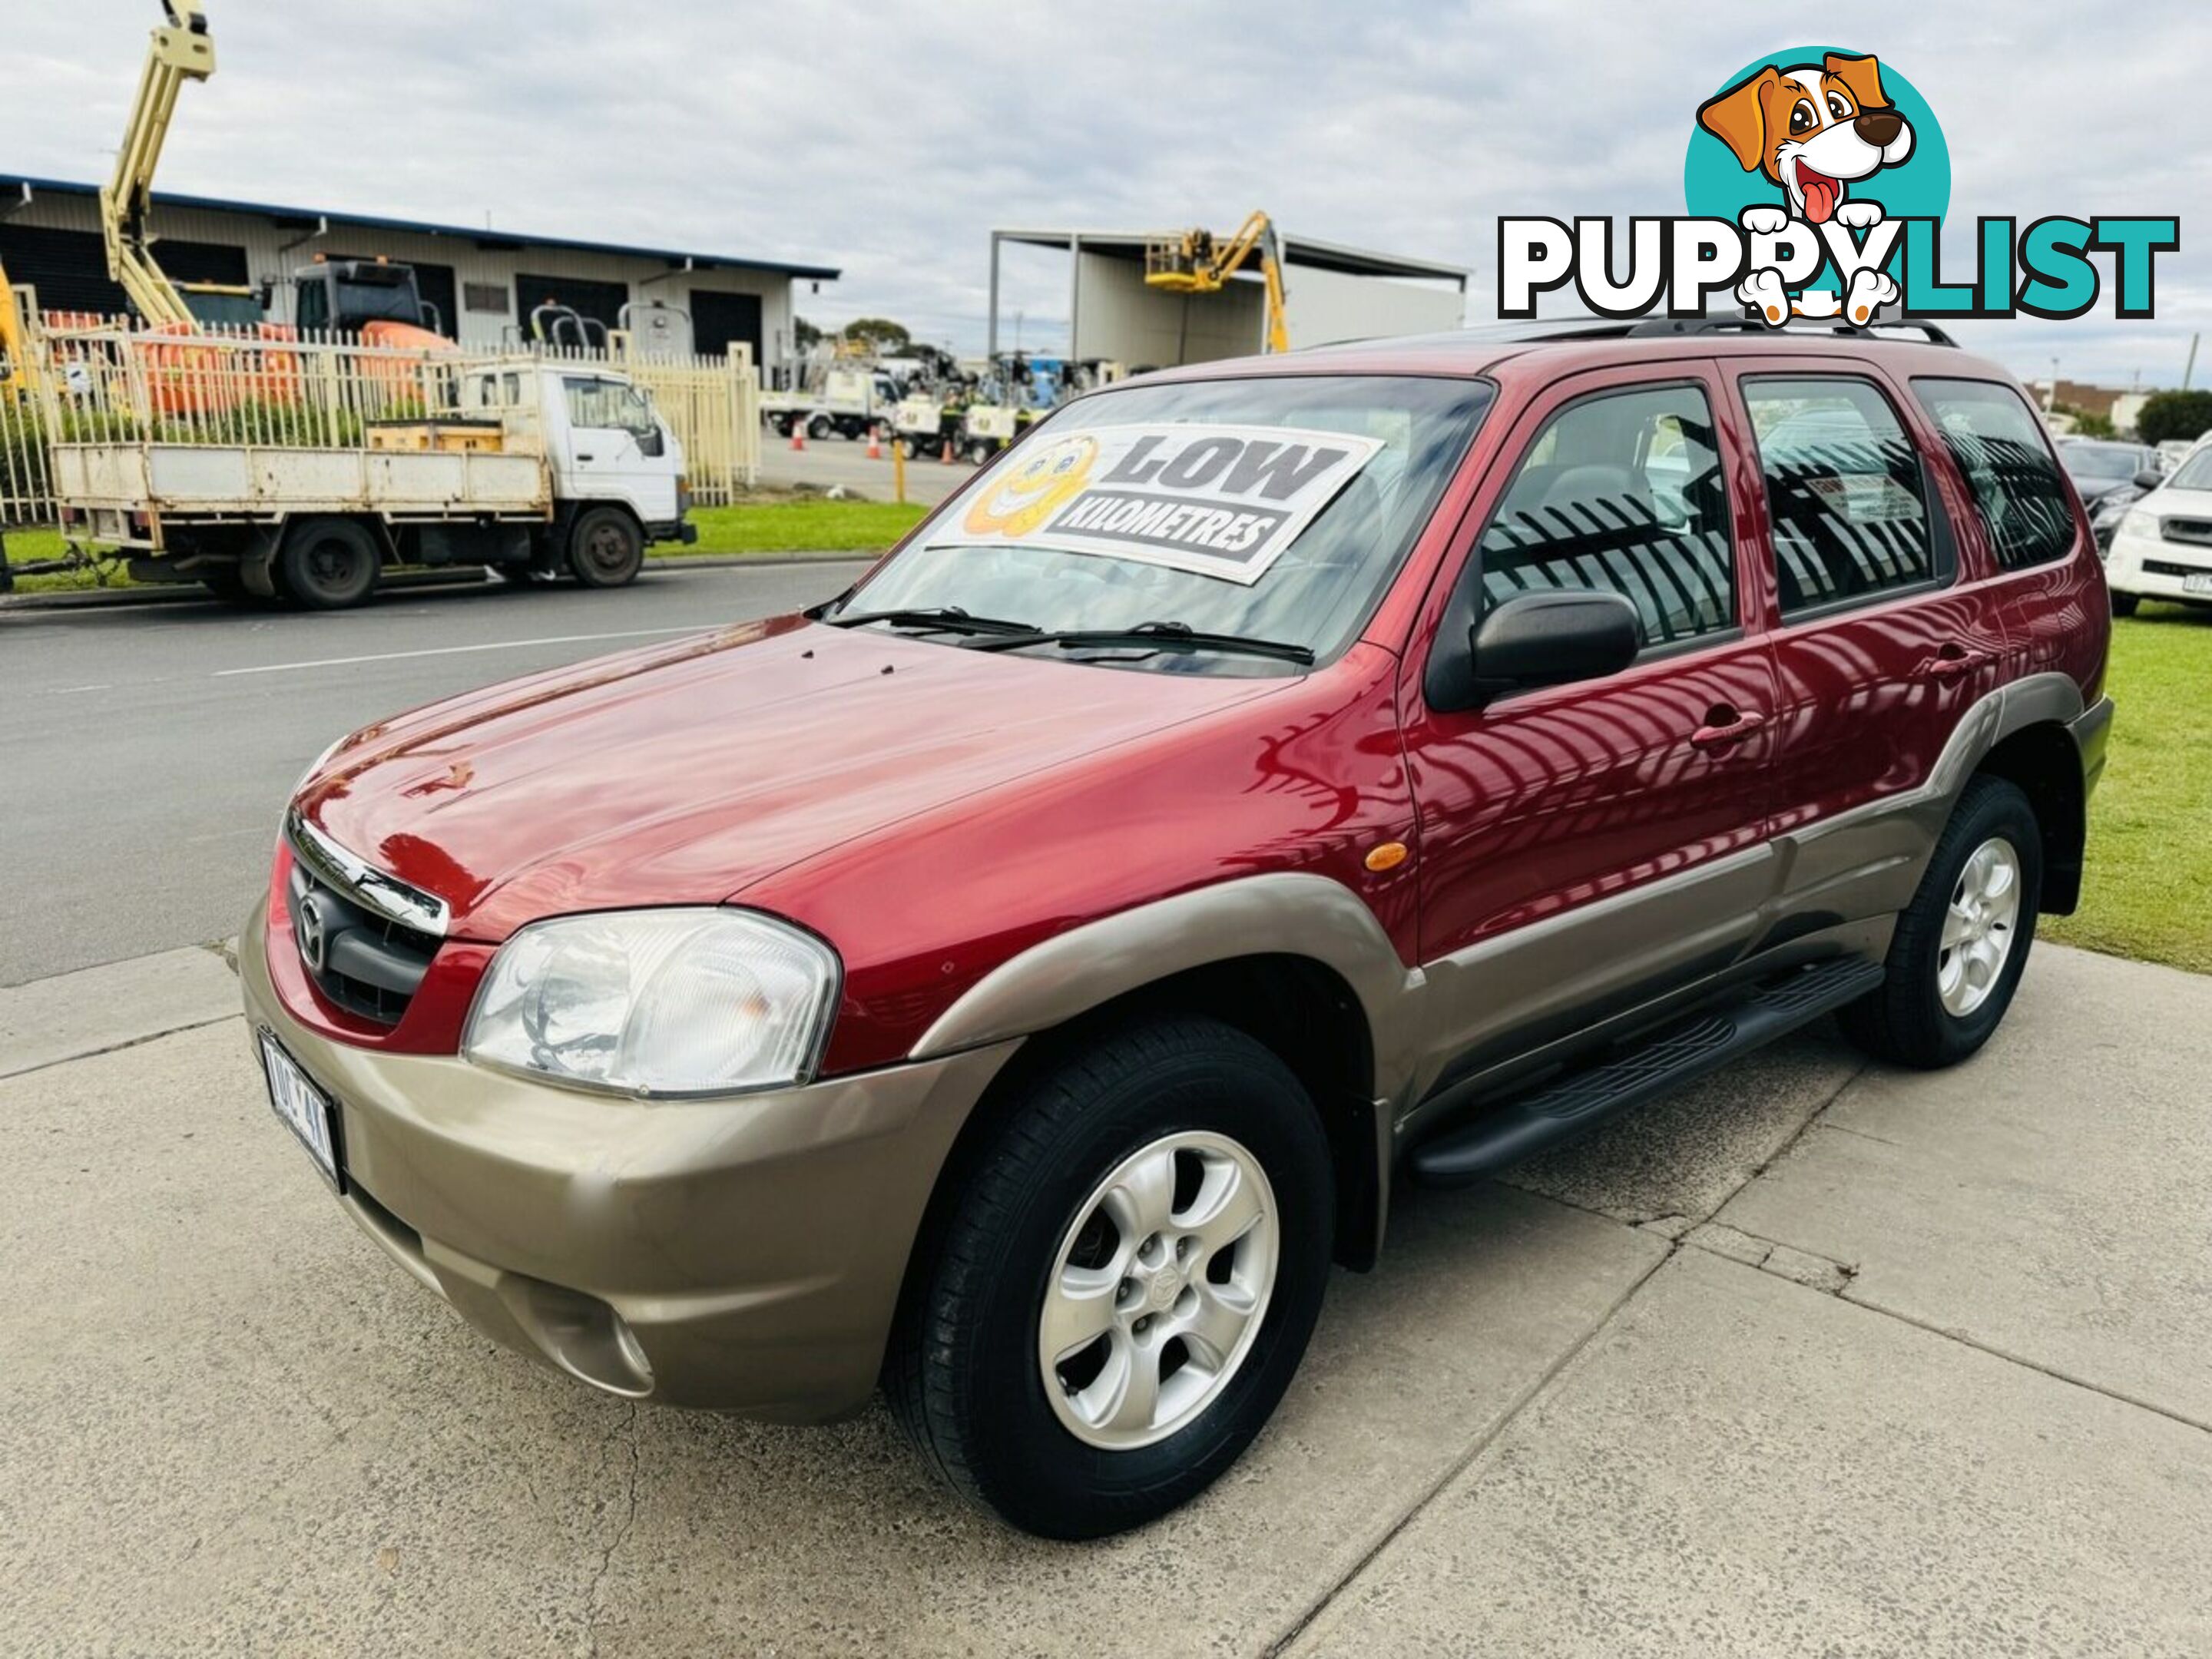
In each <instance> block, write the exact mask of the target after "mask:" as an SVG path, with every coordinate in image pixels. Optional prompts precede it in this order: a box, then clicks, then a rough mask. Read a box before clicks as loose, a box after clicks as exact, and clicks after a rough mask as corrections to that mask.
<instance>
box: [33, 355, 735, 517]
mask: <svg viewBox="0 0 2212 1659" xmlns="http://www.w3.org/2000/svg"><path fill="white" fill-rule="evenodd" d="M24 359H25V361H24V362H23V363H22V364H21V368H20V371H19V372H18V374H16V375H15V379H14V380H13V382H12V383H11V384H9V385H0V525H18V526H20V525H34V524H45V523H51V522H52V520H53V519H54V517H55V507H56V502H55V501H54V499H53V483H52V479H53V473H54V466H53V451H54V449H55V447H57V446H67V445H72V444H83V443H113V442H125V443H137V442H151V443H161V444H178V445H186V446H206V445H223V446H244V447H254V448H262V447H266V448H290V449H301V448H305V449H341V450H355V449H363V448H370V447H379V446H380V437H379V434H380V430H381V429H383V428H386V426H404V425H414V426H418V427H419V426H420V425H421V424H422V423H423V422H435V421H439V420H452V421H457V422H458V421H467V422H471V423H476V424H477V425H479V426H480V427H481V426H485V425H489V424H490V423H492V422H497V423H498V425H499V426H500V428H501V437H500V447H501V448H502V449H503V450H506V451H507V452H508V453H543V447H544V441H543V435H542V433H541V431H540V430H539V428H538V418H537V411H536V408H535V405H534V404H532V402H531V401H530V399H529V398H528V397H526V395H525V394H524V392H523V391H522V385H523V383H522V381H521V380H520V374H519V371H520V369H522V368H529V367H534V366H536V365H537V364H539V363H557V364H561V365H563V366H567V365H574V366H575V367H577V368H598V369H602V370H612V371H614V372H617V373H620V374H625V375H627V376H628V377H629V379H631V380H633V381H635V383H636V384H637V385H639V386H641V387H643V388H644V389H645V391H646V392H647V393H648V394H649V395H650V396H651V397H652V398H653V403H654V404H655V406H656V407H657V408H658V409H659V411H660V414H661V416H662V418H663V419H665V421H666V422H667V423H668V426H669V428H670V430H671V432H673V433H674V435H675V436H676V439H677V441H678V443H680V444H681V445H682V446H683V448H684V458H685V466H686V471H687V474H688V477H689V482H690V486H691V494H692V499H693V500H694V501H697V502H699V503H701V504H702V505H708V506H716V505H726V504H727V503H729V502H731V501H734V500H735V499H736V498H737V496H738V493H739V491H741V490H743V489H748V488H750V486H751V485H752V484H753V483H754V482H755V481H756V479H757V477H758V469H759V465H760V422H759V395H760V392H759V381H758V379H757V375H756V374H755V371H754V368H753V364H752V359H751V353H750V349H748V348H746V347H744V346H736V347H732V349H731V351H730V354H729V355H728V356H726V357H724V358H714V357H705V356H682V357H671V356H659V355H653V356H647V355H640V354H638V353H637V352H636V351H635V349H634V347H633V345H632V343H630V342H629V341H628V340H627V339H625V338H624V337H621V336H617V337H615V338H614V339H613V340H611V341H610V342H609V343H608V345H607V346H606V347H605V348H604V349H599V348H587V347H551V346H544V345H538V346H530V347H522V348H509V349H504V350H501V351H498V352H493V353H479V352H468V351H453V350H441V351H423V350H419V349H401V348H395V347H389V346H377V345H369V344H365V343H362V342H361V341H359V340H357V339H354V338H350V337H337V336H331V335H323V334H315V333H312V332H305V331H298V330H293V329H289V328H276V327H272V326H266V325H264V326H262V327H258V328H240V329H227V330H226V329H204V330H197V331H189V332H187V331H161V330H148V329H144V328H140V327H136V326H134V325H131V324H129V323H127V322H123V321H112V322H99V323H89V322H88V323H81V324H78V325H71V326H55V327H48V328H44V329H40V331H37V333H36V334H35V335H34V336H33V337H32V339H31V340H30V341H29V342H27V349H26V351H25V353H24ZM460 441H465V439H464V440H460Z"/></svg>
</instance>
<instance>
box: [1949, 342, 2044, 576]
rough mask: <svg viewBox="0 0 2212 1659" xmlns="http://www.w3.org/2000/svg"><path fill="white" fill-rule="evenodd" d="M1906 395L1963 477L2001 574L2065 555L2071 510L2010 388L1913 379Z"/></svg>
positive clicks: (2030, 418) (2037, 430)
mask: <svg viewBox="0 0 2212 1659" xmlns="http://www.w3.org/2000/svg"><path fill="white" fill-rule="evenodd" d="M1912 395H1913V396H1914V397H1916V398H1919V399H1920V406H1921V407H1922V408H1923V409H1924V410H1927V411H1928V418H1929V420H1931V421H1933V422H1935V423H1936V430H1937V431H1938V432H1940V433H1941V434H1942V436H1943V445H1944V447H1945V448H1947V449H1948V450H1949V451H1950V452H1951V459H1953V460H1954V461H1956V462H1957V463H1958V464H1959V471H1960V472H1962V473H1964V474H1965V475H1966V489H1967V493H1968V494H1970V495H1972V496H1973V498H1974V513H1975V516H1976V517H1977V518H1978V519H1979V520H1981V524H1982V531H1983V533H1984V534H1985V535H1986V536H1987V537H1988V538H1989V542H1990V554H1991V556H1993V557H1994V558H1995V559H1996V562H1997V564H1998V566H1999V567H2000V568H2002V569H2006V570H2024V569H2026V568H2028V567H2029V566H2031V565H2039V564H2048V563H2050V562H2051V561H2052V560H2054V559H2062V558H2063V557H2065V556H2066V554H2067V552H2068V550H2069V549H2070V548H2072V547H2073V545H2074V507H2073V503H2072V501H2070V500H2069V498H2068V495H2067V491H2066V481H2065V477H2064V476H2063V474H2062V473H2061V472H2060V471H2059V467H2058V462H2057V458H2056V457H2054V456H2053V455H2052V454H2051V446H2050V444H2049V443H2048V441H2046V440H2045V438H2044V435H2043V426H2042V422H2039V421H2038V420H2037V419H2036V418H2035V416H2034V415H2033V413H2032V412H2031V411H2030V410H2029V409H2028V407H2027V401H2026V400H2025V399H2024V398H2021V395H2020V393H2019V392H2017V391H2015V389H2014V388H2013V387H2011V386H2000V385H1998V384H1996V382H1995V381H1991V380H1915V381H1913V383H1912Z"/></svg>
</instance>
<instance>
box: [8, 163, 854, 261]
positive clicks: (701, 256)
mask: <svg viewBox="0 0 2212 1659" xmlns="http://www.w3.org/2000/svg"><path fill="white" fill-rule="evenodd" d="M26 185H27V186H29V188H30V189H31V190H32V191H53V192H54V193H56V194H57V195H63V196H98V195H99V194H100V186H98V185H83V184H77V183H75V182H73V181H71V180H70V179H35V178H32V177H29V176H28V175H27V174H23V173H0V191H5V192H6V193H7V194H8V195H9V196H11V197H16V196H20V195H21V193H22V191H23V188H24V187H25V186H26ZM154 205H155V207H157V208H159V207H172V208H201V209H207V210H213V211H215V212H217V213H250V214H254V215H256V216H259V217H262V218H265V219H271V220H276V221H279V222H298V223H306V224H312V223H313V222H315V221H317V220H319V219H326V220H328V221H329V222H331V224H334V225H349V226H357V227H359V228H362V229H364V230H400V231H410V232H412V233H413V234H416V235H418V236H451V237H454V238H457V239H465V240H468V241H471V242H473V243H475V244H476V245H477V246H479V247H483V248H526V247H544V248H565V249H568V250H569V251H571V252H577V253H611V254H615V255H617V256H618V257H622V258H633V259H661V260H665V261H667V262H668V263H669V264H675V265H681V264H684V262H685V261H686V260H689V261H690V263H691V264H693V265H695V266H696V267H699V268H702V269H705V268H708V267H712V266H717V265H721V266H727V267H729V268H730V269H732V270H769V271H782V272H785V273H787V275H790V276H808V277H812V278H814V279H816V280H817V281H830V282H834V281H836V278H837V277H838V276H842V274H843V273H842V272H841V271H840V270H838V269H837V268H836V266H834V265H810V264H797V263H794V262H793V261H791V260H787V259H749V258H740V257H739V256H738V255H735V254H729V253H701V252H697V251H696V250H694V249H688V248H659V247H633V246H629V245H628V244H625V243H621V242H587V241H582V240H578V239H577V238H575V237H572V236H538V235H533V234H530V233H528V232H526V231H516V230H488V229H485V228H483V227H482V226H475V227H471V226H468V225H435V224H430V223H428V222H424V221H422V220H419V219H390V218H385V217H381V216H378V215H376V214H370V213H341V212H338V211H337V210H334V209H331V208H301V207H280V206H276V205H275V204H271V203H268V202H233V201H226V200H224V199H222V197H214V196H179V195H174V194H172V193H171V192H170V191H155V192H154Z"/></svg>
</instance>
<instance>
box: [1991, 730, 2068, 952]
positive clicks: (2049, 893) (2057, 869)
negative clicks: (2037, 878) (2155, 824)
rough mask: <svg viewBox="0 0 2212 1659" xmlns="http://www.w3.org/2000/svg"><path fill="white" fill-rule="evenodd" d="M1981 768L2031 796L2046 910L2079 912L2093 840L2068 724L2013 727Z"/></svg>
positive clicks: (2050, 912) (2060, 913)
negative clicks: (2084, 870)
mask: <svg viewBox="0 0 2212 1659" xmlns="http://www.w3.org/2000/svg"><path fill="white" fill-rule="evenodd" d="M1974 770H1975V772H1976V773H1977V774H1979V775H1987V776H1990V777H1998V778H2002V779H2004V780H2005V781H2007V782H2008V783H2010V784H2013V785H2014V786H2015V787H2017V788H2018V789H2019V790H2020V791H2021V793H2022V794H2024V795H2026V796H2027V801H2028V805H2030V806H2031V807H2033V809H2034V811H2035V821H2036V824H2037V827H2038V828H2039V829H2040V830H2041V831H2042V842H2043V848H2042V852H2043V896H2042V900H2041V902H2040V903H2039V906H2038V908H2039V909H2040V910H2041V911H2042V912H2043V914H2045V915H2056V916H2066V915H2073V914H2074V911H2075V908H2076V907H2077V906H2078V905H2079V904H2080V903H2081V867H2082V862H2083V854H2084V852H2085V849H2086V848H2087V842H2088V801H2087V796H2086V793H2085V792H2084V789H2083V787H2082V781H2081V753H2080V751H2079V750H2078V749H2077V748H2076V747H2075V741H2074V738H2073V737H2072V736H2071V734H2070V733H2069V732H2068V731H2067V729H2066V727H2065V726H2063V725H2062V724H2061V723H2059V722H2058V721H2057V720H2038V721H2036V722H2034V723H2033V724H2031V725H2027V726H2021V727H2020V728H2019V729H2018V730H2016V731H2014V732H2008V733H2007V734H2006V735H2005V736H2004V737H2002V738H2000V739H1998V741H1997V743H1996V744H1995V746H1993V747H1992V748H1991V749H1990V752H1989V753H1988V754H1986V755H1984V757H1982V760H1981V763H1980V764H1979V765H1978V766H1977V767H1976V768H1975V769H1974Z"/></svg>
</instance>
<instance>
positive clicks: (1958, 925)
mask: <svg viewBox="0 0 2212 1659" xmlns="http://www.w3.org/2000/svg"><path fill="white" fill-rule="evenodd" d="M2042 896H2043V837H2042V833H2041V830H2040V829H2039V827H2038V825H2037V823H2036V819H2035V811H2034V809H2033V807H2032V806H2030V805H2028V800H2027V796H2026V795H2025V794H2023V793H2021V791H2020V789H2019V787H2017V786H2016V785H2015V784H2012V783H2008V782H2007V781H2005V780H2004V779H2002V778H1993V777H1986V776H1978V777H1975V778H1972V779H1970V780H1969V781H1967V784H1966V790H1965V792H1964V793H1962V794H1961V795H1960V799H1959V805H1958V806H1957V808H1956V809H1955V810H1954V811H1953V812H1952V814H1951V821H1950V823H1948V824H1946V825H1945V826H1944V828H1943V833H1942V836H1940V837H1938V838H1937V840H1936V851H1935V854H1934V855H1933V856H1932V857H1931V858H1930V859H1929V862H1928V869H1927V872H1926V873H1925V874H1923V876H1922V877H1921V878H1920V887H1919V890H1918V891H1917V892H1916V893H1915V894H1914V895H1913V896H1912V902H1911V903H1910V904H1909V905H1907V906H1906V907H1905V910H1904V913H1903V914H1902V915H1899V917H1898V919H1897V932H1896V933H1895V934H1894V935H1893V937H1892V939H1891V940H1890V946H1889V956H1888V958H1887V963H1886V965H1887V969H1888V970H1889V972H1888V977H1887V979H1886V980H1885V981H1883V983H1882V985H1881V988H1880V989H1879V990H1875V991H1871V992H1869V993H1868V994H1867V995H1865V996H1864V997H1862V998H1861V999H1860V1000H1858V1001H1857V1002H1855V1003H1852V1004H1850V1006H1848V1007H1846V1008H1844V1011H1843V1013H1842V1016H1841V1018H1842V1022H1843V1027H1844V1035H1845V1036H1849V1037H1850V1039H1851V1041H1852V1042H1856V1043H1857V1045H1858V1046H1859V1047H1860V1048H1863V1049H1865V1050H1866V1051H1867V1052H1868V1053H1869V1054H1872V1055H1874V1056H1875V1058H1876V1059H1878V1060H1890V1061H1893V1062H1894V1063H1895V1064H1897V1065H1899V1066H1918V1067H1921V1068H1923V1069H1932V1068H1934V1067H1936V1066H1954V1065H1956V1064H1957V1063H1958V1062H1959V1061H1960V1060H1964V1059H1966V1057H1967V1056H1968V1055H1969V1054H1972V1053H1973V1052H1974V1051H1975V1050H1976V1049H1978V1048H1980V1047H1981V1046H1982V1044H1984V1042H1988V1041H1989V1038H1990V1033H1991V1032H1992V1031H1994V1030H1996V1028H1997V1023H1998V1022H1999V1021H2000V1020H2002V1019H2003V1018H2004V1016H2005V1010H2006V1009H2007V1008H2008V1007H2010V1006H2012V998H2013V992H2014V990H2015V988H2016V987H2018V986H2019V984H2020V976H2021V972H2022V970H2023V969H2026V968H2027V953H2028V951H2029V949H2030V947H2031V946H2033V945H2034V943H2035V917H2036V910H2037V908H2038V905H2039V902H2040V901H2041V898H2042Z"/></svg>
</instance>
